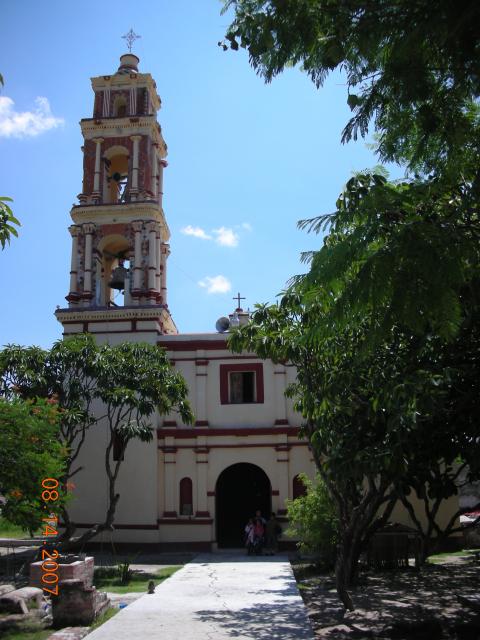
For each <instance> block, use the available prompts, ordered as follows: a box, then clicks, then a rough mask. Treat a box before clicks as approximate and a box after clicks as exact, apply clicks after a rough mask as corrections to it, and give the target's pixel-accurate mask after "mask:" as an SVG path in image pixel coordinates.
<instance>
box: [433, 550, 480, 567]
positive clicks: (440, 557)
mask: <svg viewBox="0 0 480 640" xmlns="http://www.w3.org/2000/svg"><path fill="white" fill-rule="evenodd" d="M478 552H479V550H478V549H461V550H460V551H447V552H445V553H436V554H435V555H433V556H429V558H428V560H427V562H432V563H433V564H438V563H441V562H445V560H446V559H447V558H450V557H452V556H454V557H456V558H471V557H472V556H474V555H475V554H477V553H478Z"/></svg>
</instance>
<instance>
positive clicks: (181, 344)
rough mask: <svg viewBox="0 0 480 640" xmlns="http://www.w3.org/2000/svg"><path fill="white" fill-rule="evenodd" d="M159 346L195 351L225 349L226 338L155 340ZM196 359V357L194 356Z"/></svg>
mask: <svg viewBox="0 0 480 640" xmlns="http://www.w3.org/2000/svg"><path fill="white" fill-rule="evenodd" d="M157 345H158V346H159V347H163V348H164V349H166V350H167V351H196V350H197V349H205V350H209V351H212V350H214V351H215V350H219V349H227V340H226V338H224V339H223V340H221V339H220V340H218V339H217V340H182V341H180V340H179V341H178V342H166V341H165V340H159V341H158V342H157ZM194 359H195V360H196V358H194Z"/></svg>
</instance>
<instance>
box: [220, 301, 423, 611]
mask: <svg viewBox="0 0 480 640" xmlns="http://www.w3.org/2000/svg"><path fill="white" fill-rule="evenodd" d="M323 313H324V312H323V309H322V305H321V304H320V303H318V304H317V305H316V306H314V305H313V304H312V305H311V306H310V307H309V308H307V307H306V306H305V304H304V303H303V302H302V300H301V298H300V297H299V296H297V295H295V294H292V293H289V294H287V295H285V296H284V297H283V298H282V300H281V302H280V303H279V304H277V305H270V306H266V305H259V306H257V309H256V311H255V312H254V313H253V315H252V317H251V321H250V322H249V323H248V324H247V325H245V326H243V327H241V328H240V329H238V330H235V331H233V332H232V334H231V336H230V339H229V347H230V348H231V349H232V350H233V351H234V352H241V351H242V350H246V351H253V352H255V353H256V354H257V355H258V356H259V357H261V358H271V359H272V360H273V361H275V362H279V361H280V362H286V363H288V364H289V365H293V366H295V367H296V374H297V378H296V382H295V383H294V384H292V385H290V387H289V388H288V389H287V395H288V396H289V397H292V398H293V399H294V406H295V409H296V410H297V411H299V412H300V413H301V414H302V416H303V418H304V420H305V422H304V425H303V427H302V434H303V435H304V436H305V437H306V438H307V439H308V441H309V443H310V445H311V451H312V455H313V458H314V460H315V464H316V467H317V469H318V472H319V474H320V476H321V478H322V481H323V482H324V483H325V486H326V488H327V490H328V492H329V496H330V498H331V500H332V502H333V504H334V505H335V509H336V517H337V520H338V552H337V558H336V565H335V574H336V582H337V591H338V594H339V597H340V599H341V600H342V602H343V603H344V605H345V607H346V608H348V609H353V602H352V600H351V597H350V594H349V593H348V586H349V585H350V584H351V582H352V580H353V579H354V577H355V573H356V567H357V563H358V558H359V555H360V553H361V551H362V549H363V548H364V547H365V545H366V543H367V542H368V539H369V537H370V536H371V534H372V533H373V532H374V531H375V530H376V529H377V528H378V527H380V526H381V525H382V524H383V523H384V522H386V520H387V519H388V517H389V515H390V512H391V510H392V509H393V506H394V503H395V501H396V493H395V491H394V490H393V487H392V480H393V479H394V478H396V477H398V473H399V472H400V470H399V467H398V465H399V464H401V461H402V460H403V458H402V457H401V456H399V455H397V454H398V450H399V449H402V438H401V437H400V433H399V431H398V429H397V428H396V427H397V424H396V423H395V418H396V417H397V416H398V413H399V412H401V411H404V410H406V407H405V406H403V405H405V400H406V398H403V397H402V396H401V395H400V394H398V395H397V396H396V400H397V403H399V404H400V405H402V406H396V404H395V403H394V402H393V401H392V399H390V400H389V402H390V404H389V405H388V410H386V409H385V408H384V407H379V406H376V405H375V402H374V401H375V399H376V398H377V394H378V390H379V388H380V384H379V383H380V382H381V380H383V379H384V376H385V375H388V372H390V373H391V374H392V376H393V374H394V365H395V361H396V354H395V353H390V352H389V351H387V350H385V351H384V352H382V353H380V354H378V355H377V357H376V359H375V360H374V359H370V360H369V361H368V362H364V363H363V365H362V369H360V368H359V367H358V365H357V366H356V367H355V368H354V367H353V364H354V362H356V353H357V351H358V350H359V349H361V348H362V341H363V340H364V338H363V334H362V333H361V332H360V331H358V330H349V329H345V330H343V331H342V332H338V333H337V334H336V335H335V336H333V337H328V338H324V339H322V340H318V341H316V342H312V340H311V339H310V338H309V333H310V332H311V330H312V324H313V325H314V326H316V324H317V323H318V318H319V317H321V315H322V314H323ZM386 397H387V398H388V396H386ZM378 402H379V400H378V399H377V405H378ZM414 415H415V411H414V409H413V407H412V408H411V410H410V413H409V417H410V420H408V419H406V420H405V421H406V423H407V425H406V428H408V426H410V421H411V419H412V417H413V416H414ZM381 509H383V513H382V515H379V511H380V510H381Z"/></svg>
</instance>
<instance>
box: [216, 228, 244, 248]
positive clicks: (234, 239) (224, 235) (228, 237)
mask: <svg viewBox="0 0 480 640" xmlns="http://www.w3.org/2000/svg"><path fill="white" fill-rule="evenodd" d="M213 233H214V234H215V235H216V238H215V242H217V243H218V244H220V245H222V247H236V246H237V245H238V235H237V234H236V233H235V231H234V230H233V229H229V228H228V227H220V228H219V229H214V230H213Z"/></svg>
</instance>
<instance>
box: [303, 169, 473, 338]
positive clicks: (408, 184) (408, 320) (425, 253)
mask: <svg viewBox="0 0 480 640" xmlns="http://www.w3.org/2000/svg"><path fill="white" fill-rule="evenodd" d="M459 169H461V168H459ZM464 169H465V171H463V174H462V176H460V175H458V176H455V179H452V180H450V179H449V178H446V177H433V178H430V179H423V180H404V181H400V182H397V183H392V182H389V181H388V180H387V179H386V178H385V177H384V176H382V175H379V174H376V173H368V172H365V173H360V174H357V175H356V176H354V177H352V178H351V179H350V180H349V181H348V182H347V184H346V186H345V189H344V191H343V192H342V193H341V194H340V197H339V198H338V200H337V203H336V210H335V211H334V212H333V213H331V214H328V215H323V216H319V217H318V218H314V219H312V220H304V221H302V222H300V223H299V226H300V227H301V228H303V229H307V230H308V231H314V232H317V233H318V232H327V236H326V238H325V240H324V243H323V246H322V247H321V248H320V249H319V250H318V251H315V252H311V253H310V254H305V255H304V260H305V261H307V262H309V266H310V271H309V272H308V274H306V275H305V276H304V277H299V278H296V279H294V280H295V282H297V283H299V282H300V283H302V284H301V286H302V288H303V290H304V291H305V297H306V299H307V300H310V299H313V300H316V299H317V298H318V297H321V298H323V299H324V300H325V302H326V303H327V304H328V307H329V311H328V317H327V318H326V323H325V324H324V328H325V329H326V330H327V331H330V330H331V327H332V326H333V325H338V323H340V324H342V322H343V323H345V322H350V323H351V322H352V320H355V321H357V322H360V321H361V319H362V318H364V317H366V316H370V317H371V319H372V323H371V327H370V330H371V335H372V337H373V338H374V337H377V338H380V339H383V338H385V336H387V335H388V334H389V332H390V331H391V330H392V328H393V327H394V326H395V325H400V326H403V327H406V328H408V330H409V331H412V332H413V333H415V334H417V335H424V334H425V333H428V332H430V333H432V334H435V335H439V336H441V337H442V338H444V339H445V340H451V339H453V338H454V336H455V335H457V334H458V331H459V328H460V326H461V325H462V323H463V322H464V321H465V322H467V323H469V324H471V320H472V318H471V314H472V312H473V310H474V309H478V304H479V300H480V298H479V291H480V287H479V285H480V269H479V265H480V262H479V258H480V242H479V241H480V217H479V204H478V203H479V202H480V192H479V191H478V188H479V186H480V183H478V184H477V183H476V182H475V180H476V177H475V176H474V175H468V174H467V172H466V170H467V167H464ZM342 319H343V320H342Z"/></svg>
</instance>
